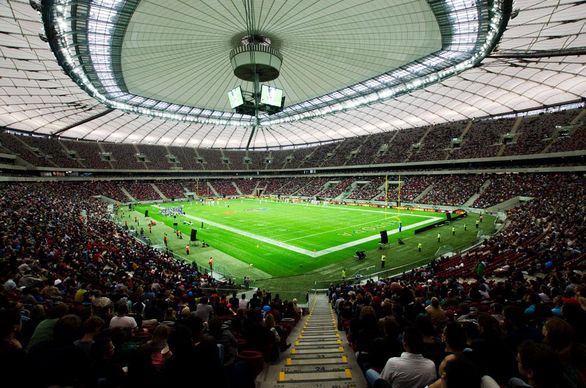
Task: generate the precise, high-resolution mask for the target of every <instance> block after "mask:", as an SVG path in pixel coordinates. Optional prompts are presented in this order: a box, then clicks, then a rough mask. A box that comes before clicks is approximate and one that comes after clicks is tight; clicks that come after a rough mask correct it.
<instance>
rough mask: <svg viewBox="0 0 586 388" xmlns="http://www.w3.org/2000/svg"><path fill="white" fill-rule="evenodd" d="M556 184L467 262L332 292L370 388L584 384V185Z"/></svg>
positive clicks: (572, 179) (569, 179)
mask: <svg viewBox="0 0 586 388" xmlns="http://www.w3.org/2000/svg"><path fill="white" fill-rule="evenodd" d="M553 177H555V178H556V179H547V180H545V181H544V182H543V185H542V186H541V187H540V192H541V195H540V196H539V197H536V199H535V200H534V201H531V202H529V203H526V204H524V205H522V206H520V207H518V208H515V209H511V210H510V211H509V217H508V221H507V224H506V226H505V228H504V229H503V230H502V231H501V232H500V233H498V234H497V235H496V236H494V237H492V238H490V239H488V240H486V241H485V242H484V243H483V244H481V245H480V246H478V247H475V248H473V249H472V250H471V251H469V252H468V253H466V254H465V255H457V256H451V257H447V256H446V257H444V258H438V259H436V260H434V261H432V262H431V263H430V264H429V265H427V266H424V267H421V268H418V269H415V270H412V271H409V272H406V273H404V274H402V275H400V276H398V277H394V278H390V279H380V280H377V281H372V280H371V281H367V282H366V283H365V284H354V285H353V284H349V282H343V283H339V284H333V285H331V286H330V288H329V296H330V300H331V303H332V307H333V308H334V309H335V311H336V313H337V316H338V325H339V328H340V329H341V330H345V331H346V332H347V334H348V338H349V340H350V343H351V345H352V346H353V348H354V350H355V351H356V355H357V359H358V362H359V365H360V366H361V368H362V370H363V371H364V372H365V373H366V377H367V379H368V380H369V381H370V382H371V383H374V384H376V383H377V379H378V378H382V379H384V380H387V382H388V383H390V384H391V386H393V387H410V386H424V385H426V384H429V385H430V387H439V386H442V387H452V386H458V387H470V388H472V387H481V386H482V387H499V386H500V387H520V386H523V387H533V388H549V387H560V388H561V387H573V388H575V387H584V386H586V330H585V328H586V276H585V275H584V271H585V270H586V241H585V240H584V238H583V236H584V235H586V206H584V202H583V201H582V200H581V198H585V197H586V185H584V178H583V177H581V176H580V175H578V174H564V175H562V174H555V175H554V176H553ZM406 366H408V367H407V368H406ZM431 366H433V367H431ZM452 368H454V370H455V371H458V370H459V373H460V374H464V370H467V371H468V372H469V374H470V375H468V374H466V376H460V377H462V378H464V377H465V381H466V383H465V384H463V385H456V384H454V385H451V383H450V381H451V380H452V381H454V382H455V381H456V380H457V377H456V374H455V373H456V372H454V370H452ZM418 379H422V380H418ZM423 380H425V381H423ZM414 381H417V383H415V382H414ZM442 382H443V384H444V385H442ZM409 384H411V385H409ZM414 384H415V385H414ZM418 384H419V385H418ZM432 384H435V385H432ZM525 384H527V385H525ZM381 386H382V385H381Z"/></svg>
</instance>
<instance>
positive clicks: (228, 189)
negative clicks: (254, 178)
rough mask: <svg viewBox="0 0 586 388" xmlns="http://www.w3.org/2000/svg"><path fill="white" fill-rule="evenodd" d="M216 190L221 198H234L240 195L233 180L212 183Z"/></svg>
mask: <svg viewBox="0 0 586 388" xmlns="http://www.w3.org/2000/svg"><path fill="white" fill-rule="evenodd" d="M210 183H211V184H212V186H213V187H214V189H216V191H217V192H218V194H219V195H220V196H233V195H238V192H237V191H236V187H234V185H233V183H232V181H231V180H228V179H226V180H214V181H211V182H210Z"/></svg>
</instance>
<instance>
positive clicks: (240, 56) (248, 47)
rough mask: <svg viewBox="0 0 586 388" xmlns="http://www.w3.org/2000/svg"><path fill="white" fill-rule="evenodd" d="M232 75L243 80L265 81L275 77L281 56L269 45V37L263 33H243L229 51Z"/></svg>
mask: <svg viewBox="0 0 586 388" xmlns="http://www.w3.org/2000/svg"><path fill="white" fill-rule="evenodd" d="M230 63H231V64H232V69H233V70H234V75H235V76H236V77H238V78H240V79H241V80H243V81H249V82H255V80H257V81H258V82H267V81H272V80H274V79H277V78H278V77H279V73H280V71H281V64H282V63H283V56H282V55H281V53H280V52H279V50H277V49H276V48H273V47H271V39H270V38H269V37H267V36H263V35H245V36H243V37H242V39H240V46H238V47H236V48H235V49H233V50H231V51H230Z"/></svg>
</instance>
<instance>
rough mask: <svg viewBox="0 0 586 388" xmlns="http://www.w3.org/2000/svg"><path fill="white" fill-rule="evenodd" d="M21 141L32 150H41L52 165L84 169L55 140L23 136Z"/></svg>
mask: <svg viewBox="0 0 586 388" xmlns="http://www.w3.org/2000/svg"><path fill="white" fill-rule="evenodd" d="M20 139H21V140H22V141H24V142H25V143H27V144H28V146H30V147H31V148H36V149H37V150H40V151H41V152H42V153H43V154H44V155H45V156H46V158H47V160H49V161H50V163H52V164H54V165H55V166H59V167H68V168H82V167H83V166H82V165H81V164H79V163H78V161H77V159H75V158H70V157H69V156H68V154H67V150H66V149H65V148H64V147H63V146H62V144H61V143H60V142H59V141H58V140H55V139H46V138H42V137H37V136H21V137H20Z"/></svg>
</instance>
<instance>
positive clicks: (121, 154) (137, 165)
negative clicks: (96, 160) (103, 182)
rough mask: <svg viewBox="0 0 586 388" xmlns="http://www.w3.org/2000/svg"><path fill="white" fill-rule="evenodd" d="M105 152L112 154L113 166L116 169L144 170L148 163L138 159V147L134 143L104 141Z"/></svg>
mask: <svg viewBox="0 0 586 388" xmlns="http://www.w3.org/2000/svg"><path fill="white" fill-rule="evenodd" d="M101 146H102V148H103V149H104V152H107V153H109V154H110V157H111V161H110V163H112V166H113V167H114V168H115V169H124V170H144V169H146V164H145V163H144V162H142V161H139V159H138V154H139V152H138V149H137V148H135V146H134V144H126V143H121V144H114V143H102V144H101Z"/></svg>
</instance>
